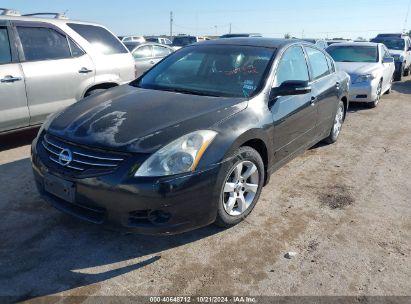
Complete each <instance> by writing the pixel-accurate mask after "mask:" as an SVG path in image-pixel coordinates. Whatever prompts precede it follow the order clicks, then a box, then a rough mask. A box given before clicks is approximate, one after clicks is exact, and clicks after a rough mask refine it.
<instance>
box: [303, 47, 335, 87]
mask: <svg viewBox="0 0 411 304" xmlns="http://www.w3.org/2000/svg"><path fill="white" fill-rule="evenodd" d="M306 51H307V55H308V60H309V61H310V65H311V69H312V73H313V75H312V76H313V80H316V79H319V78H321V77H324V76H326V75H328V74H329V73H330V72H329V68H328V62H327V58H326V56H325V55H324V54H323V53H322V52H320V51H318V50H316V49H313V48H311V47H306Z"/></svg>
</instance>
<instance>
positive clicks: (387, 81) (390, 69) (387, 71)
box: [379, 44, 395, 91]
mask: <svg viewBox="0 0 411 304" xmlns="http://www.w3.org/2000/svg"><path fill="white" fill-rule="evenodd" d="M379 53H380V54H381V55H380V57H381V58H380V62H381V64H382V67H383V80H384V82H383V90H384V91H385V90H388V89H389V87H390V86H391V82H392V80H393V75H394V71H395V63H394V62H386V63H384V58H387V57H392V56H391V54H390V52H389V51H388V49H387V48H386V47H385V45H383V44H380V45H379Z"/></svg>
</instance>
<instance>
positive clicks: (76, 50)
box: [68, 38, 85, 57]
mask: <svg viewBox="0 0 411 304" xmlns="http://www.w3.org/2000/svg"><path fill="white" fill-rule="evenodd" d="M68 41H69V44H70V49H71V56H73V57H80V56H83V55H84V54H85V53H84V51H83V50H82V49H81V48H80V47H79V46H78V45H77V44H76V43H75V42H74V41H73V40H71V39H70V38H69V39H68Z"/></svg>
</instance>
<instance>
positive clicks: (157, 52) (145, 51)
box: [131, 42, 174, 77]
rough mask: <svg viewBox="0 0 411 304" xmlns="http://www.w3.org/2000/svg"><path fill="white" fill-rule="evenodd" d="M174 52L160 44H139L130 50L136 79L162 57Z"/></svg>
mask: <svg viewBox="0 0 411 304" xmlns="http://www.w3.org/2000/svg"><path fill="white" fill-rule="evenodd" d="M172 52H174V50H173V48H171V47H169V46H166V45H164V44H160V43H150V42H146V43H141V44H139V45H137V46H135V47H134V48H133V49H132V50H131V54H132V55H133V57H134V60H135V62H136V77H140V76H141V75H143V74H144V73H145V72H146V71H147V70H149V69H151V67H153V66H154V65H155V64H156V63H158V62H159V61H160V60H161V59H163V58H164V57H166V56H168V55H170V54H171V53H172Z"/></svg>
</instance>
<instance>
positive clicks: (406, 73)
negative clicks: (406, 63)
mask: <svg viewBox="0 0 411 304" xmlns="http://www.w3.org/2000/svg"><path fill="white" fill-rule="evenodd" d="M410 68H411V67H408V69H404V77H407V76H408V75H410Z"/></svg>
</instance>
